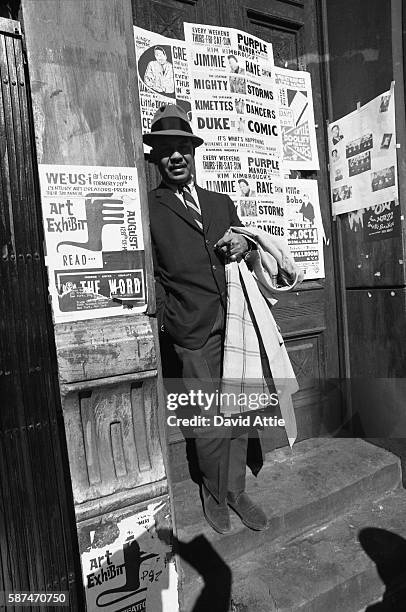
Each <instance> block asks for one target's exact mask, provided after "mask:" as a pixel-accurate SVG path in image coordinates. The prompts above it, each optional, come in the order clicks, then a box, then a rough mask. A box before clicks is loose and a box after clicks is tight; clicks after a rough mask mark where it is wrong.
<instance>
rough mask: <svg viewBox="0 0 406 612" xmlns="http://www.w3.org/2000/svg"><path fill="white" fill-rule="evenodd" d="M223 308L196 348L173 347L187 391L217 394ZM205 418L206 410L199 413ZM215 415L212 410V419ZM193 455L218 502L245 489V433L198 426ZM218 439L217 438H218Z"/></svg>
mask: <svg viewBox="0 0 406 612" xmlns="http://www.w3.org/2000/svg"><path fill="white" fill-rule="evenodd" d="M224 324H225V316H224V308H223V306H222V305H221V306H220V308H219V310H218V313H217V317H216V319H215V321H214V324H213V327H212V329H211V332H210V335H209V337H208V339H207V341H206V342H205V344H204V345H203V346H202V347H201V348H199V349H187V348H184V347H181V346H179V345H176V344H174V345H173V348H174V349H175V352H176V354H177V356H178V358H179V360H180V362H181V368H182V377H183V379H184V383H185V386H186V387H189V390H190V389H191V388H193V389H194V390H198V389H202V390H203V391H204V392H206V393H214V394H215V393H216V391H220V389H219V387H220V383H221V369H222V352H223V342H224ZM201 412H202V415H203V416H204V413H205V411H204V410H203V411H201ZM214 414H215V412H213V411H211V412H210V415H211V416H213V415H214ZM193 434H194V437H195V438H194V439H195V446H196V455H197V460H198V464H199V470H200V473H201V477H202V481H203V484H204V485H205V486H206V488H207V489H208V490H209V491H210V493H211V494H212V496H213V497H214V498H215V499H216V500H217V502H219V503H222V502H223V501H225V499H226V496H227V493H228V492H230V493H233V494H234V495H237V494H238V493H241V492H242V491H244V490H245V472H246V463H247V444H248V434H247V433H244V434H242V435H238V436H237V435H234V434H235V432H234V434H233V431H232V428H231V427H221V428H220V427H218V426H213V425H212V426H210V427H199V428H194V431H193ZM219 436H220V437H219Z"/></svg>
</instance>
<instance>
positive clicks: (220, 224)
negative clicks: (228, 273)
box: [149, 184, 242, 349]
mask: <svg viewBox="0 0 406 612" xmlns="http://www.w3.org/2000/svg"><path fill="white" fill-rule="evenodd" d="M196 190H197V193H198V196H199V202H200V207H201V211H202V219H203V231H201V230H200V229H199V228H198V226H197V225H196V223H195V222H194V220H193V219H192V217H191V215H190V214H189V213H188V211H187V210H186V208H185V207H184V206H183V204H182V202H180V201H179V199H178V198H177V196H176V195H175V194H174V193H173V192H172V191H171V190H170V189H169V188H168V187H166V186H165V185H164V184H161V185H160V186H159V187H158V188H157V189H154V190H153V191H151V192H150V194H149V215H150V225H151V228H150V229H151V237H152V249H153V258H154V270H155V281H156V295H157V315H158V323H159V325H160V327H161V331H163V332H164V333H165V334H168V335H169V336H170V338H171V340H172V341H173V342H174V343H176V344H179V345H180V346H183V347H185V348H190V349H196V348H200V347H201V346H202V345H203V344H204V343H205V342H206V340H207V338H208V335H209V333H210V330H211V328H212V326H213V323H214V320H215V318H216V315H217V312H218V308H219V305H220V303H221V302H223V304H224V305H225V300H226V286H225V274H224V259H223V258H222V256H221V255H219V254H217V252H216V251H215V249H214V245H215V243H216V242H217V241H218V240H219V239H220V238H221V237H222V236H223V234H224V232H225V231H226V230H227V229H228V228H229V227H230V225H239V226H241V225H242V223H241V221H240V220H239V218H238V215H237V212H236V209H235V206H234V204H233V202H232V201H231V199H230V198H229V197H228V196H226V195H223V194H219V193H214V192H213V191H207V190H206V189H201V188H200V187H197V186H196Z"/></svg>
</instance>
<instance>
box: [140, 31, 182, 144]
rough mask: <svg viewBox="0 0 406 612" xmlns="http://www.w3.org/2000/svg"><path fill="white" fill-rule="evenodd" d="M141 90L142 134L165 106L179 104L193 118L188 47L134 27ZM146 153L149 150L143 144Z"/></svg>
mask: <svg viewBox="0 0 406 612" xmlns="http://www.w3.org/2000/svg"><path fill="white" fill-rule="evenodd" d="M134 39H135V52H136V57H137V68H138V70H137V73H138V89H139V97H140V108H141V126H142V131H143V133H146V132H149V131H150V129H151V120H152V117H153V116H154V114H155V112H156V110H157V108H159V106H161V105H162V104H178V105H179V106H181V107H182V108H183V109H184V110H185V112H186V113H188V114H189V116H190V112H189V111H190V84H189V72H188V59H187V52H186V44H185V42H184V41H183V40H175V39H173V38H166V37H164V36H161V35H160V34H155V32H149V31H148V30H143V29H142V28H138V27H136V26H134ZM144 147H145V150H146V151H147V150H148V151H149V149H150V147H148V146H147V145H144Z"/></svg>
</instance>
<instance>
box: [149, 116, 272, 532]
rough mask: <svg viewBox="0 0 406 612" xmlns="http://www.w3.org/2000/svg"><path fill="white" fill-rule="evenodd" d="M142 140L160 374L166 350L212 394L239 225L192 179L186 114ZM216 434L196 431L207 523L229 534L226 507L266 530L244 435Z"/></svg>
mask: <svg viewBox="0 0 406 612" xmlns="http://www.w3.org/2000/svg"><path fill="white" fill-rule="evenodd" d="M143 139H144V142H145V143H146V144H148V145H150V146H151V147H152V151H151V159H152V161H153V162H154V163H155V164H156V165H157V166H158V169H159V171H160V174H161V177H162V182H161V184H160V185H159V187H158V188H157V189H154V190H153V191H151V192H150V194H149V214H150V229H151V238H152V248H153V258H154V271H155V280H156V295H157V315H158V323H159V327H160V332H161V354H162V361H163V369H164V377H165V376H168V370H167V368H166V367H165V364H166V363H167V362H168V361H171V365H173V360H168V359H166V358H165V357H166V356H165V352H166V351H169V350H172V351H173V352H174V354H175V355H176V357H177V359H178V361H179V364H180V372H179V375H180V377H182V378H183V379H188V380H189V381H190V380H193V381H194V383H193V385H194V387H195V388H197V387H198V386H199V385H200V387H204V390H205V391H206V390H207V389H208V388H209V389H210V390H211V392H214V391H215V389H216V386H217V387H218V382H219V380H220V379H221V368H222V349H223V342H224V325H225V307H226V282H225V271H224V266H225V261H226V258H230V259H231V260H239V259H240V258H241V257H243V256H244V255H245V253H247V252H248V251H249V250H250V247H249V245H248V242H247V240H246V239H245V238H244V237H243V236H241V235H239V234H235V233H233V232H232V231H229V227H230V226H232V225H235V226H241V225H242V223H241V221H240V220H239V218H238V216H237V213H236V209H235V206H234V204H233V202H232V201H231V199H230V198H229V197H228V196H226V195H223V194H219V193H215V192H212V191H207V190H205V189H201V188H200V187H199V186H198V185H196V183H195V181H194V176H195V168H194V150H195V148H196V147H198V146H200V145H201V144H203V140H202V139H201V138H199V137H198V136H196V135H194V134H193V133H192V129H191V126H190V124H189V121H188V118H187V116H186V114H185V113H184V111H183V110H182V109H181V108H180V107H178V106H176V105H172V104H170V105H167V106H163V107H161V108H160V109H158V111H157V113H156V114H155V116H154V118H153V120H152V124H151V133H149V134H146V135H144V137H143ZM172 376H173V373H172ZM210 381H211V382H212V384H211V385H210ZM203 412H204V411H203ZM218 435H219V434H217V435H216V432H215V431H214V429H213V428H210V427H208V428H205V427H201V428H196V429H195V430H194V436H195V447H196V455H197V460H198V464H199V470H200V476H201V481H202V486H201V497H202V503H203V511H204V515H205V517H206V520H207V522H208V523H209V524H210V525H211V526H212V527H213V528H214V529H215V530H216V531H218V532H219V533H227V532H229V531H230V529H231V526H230V516H229V510H228V507H231V508H232V509H233V510H234V511H235V512H236V513H237V514H238V515H239V517H240V518H241V520H242V522H243V523H244V524H245V525H247V526H248V527H250V528H251V529H256V530H262V529H265V528H266V527H267V518H266V516H265V514H264V513H263V511H262V510H261V509H260V508H258V506H256V505H255V504H254V502H253V501H252V500H251V499H250V498H249V497H248V496H247V494H246V493H245V470H246V460H247V441H248V440H247V434H244V435H240V436H236V437H233V436H232V435H230V436H227V437H222V438H219V437H218Z"/></svg>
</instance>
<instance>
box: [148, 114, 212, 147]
mask: <svg viewBox="0 0 406 612" xmlns="http://www.w3.org/2000/svg"><path fill="white" fill-rule="evenodd" d="M162 136H185V137H187V138H190V140H191V141H192V142H193V145H194V146H195V147H200V145H202V144H203V142H204V140H203V139H202V138H199V136H195V135H194V134H193V132H192V128H191V126H190V123H189V120H188V117H187V115H186V113H185V111H184V110H183V108H181V107H180V106H177V105H176V104H167V105H166V106H160V107H159V108H158V110H157V112H156V113H155V115H154V116H153V118H152V123H151V132H150V133H149V134H144V136H143V137H142V139H143V141H144V142H145V144H147V145H149V146H150V147H153V146H154V142H155V141H156V138H157V137H162Z"/></svg>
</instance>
